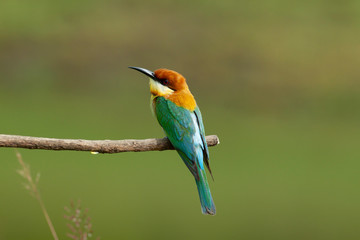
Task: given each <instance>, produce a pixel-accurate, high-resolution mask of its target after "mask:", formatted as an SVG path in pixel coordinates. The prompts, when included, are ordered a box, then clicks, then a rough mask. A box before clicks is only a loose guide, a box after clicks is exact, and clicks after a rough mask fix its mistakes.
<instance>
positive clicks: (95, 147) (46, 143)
mask: <svg viewBox="0 0 360 240" xmlns="http://www.w3.org/2000/svg"><path fill="white" fill-rule="evenodd" d="M206 142H207V144H208V146H209V147H212V146H216V145H218V144H219V143H220V141H219V138H218V137H217V136H216V135H210V136H206ZM0 147H11V148H28V149H44V150H73V151H90V152H99V153H120V152H146V151H163V150H171V149H174V147H173V146H172V145H171V143H170V141H169V140H168V139H167V138H166V137H165V138H160V139H156V138H151V139H143V140H134V139H126V140H84V139H56V138H42V137H27V136H18V135H6V134H0Z"/></svg>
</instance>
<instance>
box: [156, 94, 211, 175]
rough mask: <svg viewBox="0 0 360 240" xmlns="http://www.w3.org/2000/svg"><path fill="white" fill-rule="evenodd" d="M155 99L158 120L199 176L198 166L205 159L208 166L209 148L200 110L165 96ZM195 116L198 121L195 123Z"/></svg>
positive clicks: (181, 154)
mask: <svg viewBox="0 0 360 240" xmlns="http://www.w3.org/2000/svg"><path fill="white" fill-rule="evenodd" d="M154 101H155V102H154V106H155V109H154V110H155V111H154V113H155V115H156V117H157V120H158V121H159V123H160V125H161V126H162V128H163V129H164V131H165V133H166V135H167V137H168V138H169V140H170V142H171V143H172V145H173V146H174V148H175V149H176V150H177V151H178V153H179V154H180V156H181V158H182V159H183V161H184V162H185V164H186V166H187V167H188V168H189V169H190V171H191V172H192V174H193V175H194V176H195V177H198V171H197V168H198V167H200V168H201V167H202V165H203V161H204V162H205V164H206V166H207V167H208V149H207V144H206V141H205V133H204V126H203V123H202V118H201V113H200V110H199V109H198V108H196V109H195V111H194V112H191V111H189V110H187V109H185V108H183V107H179V106H177V105H176V104H174V103H173V102H171V101H169V100H167V99H165V98H164V97H157V98H155V99H154ZM194 116H195V117H196V119H197V123H194V120H193V119H194ZM197 131H199V132H200V135H201V143H200V144H199V143H198V142H197V139H196V137H195V135H196V133H197Z"/></svg>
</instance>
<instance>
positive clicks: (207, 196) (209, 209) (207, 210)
mask: <svg viewBox="0 0 360 240" xmlns="http://www.w3.org/2000/svg"><path fill="white" fill-rule="evenodd" d="M195 182H196V186H197V189H198V192H199V197H200V203H201V210H202V213H203V214H209V215H215V212H216V210H215V205H214V201H213V199H212V197H211V193H210V188H209V184H208V182H207V179H206V173H205V169H201V170H200V171H199V180H197V179H196V178H195Z"/></svg>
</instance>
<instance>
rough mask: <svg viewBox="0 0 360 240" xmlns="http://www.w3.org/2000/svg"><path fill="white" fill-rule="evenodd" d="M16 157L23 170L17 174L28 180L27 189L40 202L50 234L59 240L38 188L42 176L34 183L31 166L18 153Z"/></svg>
mask: <svg viewBox="0 0 360 240" xmlns="http://www.w3.org/2000/svg"><path fill="white" fill-rule="evenodd" d="M16 157H17V159H18V161H19V163H20V165H21V169H19V170H18V171H17V172H18V173H19V174H20V176H22V177H23V178H24V179H25V180H26V183H25V184H24V186H25V188H26V189H27V190H28V191H29V192H30V194H31V196H33V197H34V198H35V199H36V200H37V201H38V202H39V204H40V207H41V210H42V212H43V214H44V216H45V220H46V222H47V224H48V226H49V228H50V232H51V234H52V235H53V238H54V239H55V240H59V238H58V236H57V234H56V231H55V228H54V225H53V224H52V222H51V219H50V216H49V214H48V212H47V210H46V208H45V204H44V202H43V200H42V198H41V195H40V192H39V189H38V186H37V184H38V183H39V179H40V174H39V173H37V175H36V179H35V181H34V180H33V178H32V176H31V171H30V166H29V165H28V164H26V163H25V162H24V161H23V159H22V156H21V154H20V153H19V152H18V151H16Z"/></svg>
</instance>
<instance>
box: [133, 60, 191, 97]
mask: <svg viewBox="0 0 360 240" xmlns="http://www.w3.org/2000/svg"><path fill="white" fill-rule="evenodd" d="M129 68H132V69H135V70H137V71H139V72H141V73H143V74H145V75H146V76H148V77H150V91H151V94H153V95H154V96H167V95H170V94H172V93H174V92H177V91H182V90H188V89H189V88H188V86H187V84H186V80H185V78H184V77H183V76H182V75H181V74H180V73H177V72H175V71H172V70H168V69H165V68H160V69H157V70H155V71H154V72H152V71H149V70H147V69H144V68H139V67H129Z"/></svg>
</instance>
